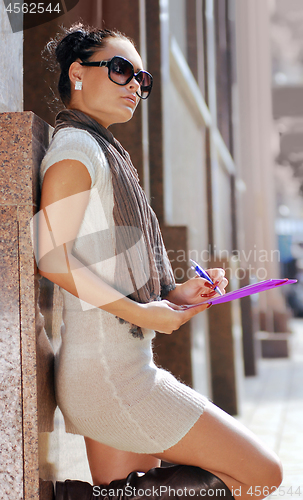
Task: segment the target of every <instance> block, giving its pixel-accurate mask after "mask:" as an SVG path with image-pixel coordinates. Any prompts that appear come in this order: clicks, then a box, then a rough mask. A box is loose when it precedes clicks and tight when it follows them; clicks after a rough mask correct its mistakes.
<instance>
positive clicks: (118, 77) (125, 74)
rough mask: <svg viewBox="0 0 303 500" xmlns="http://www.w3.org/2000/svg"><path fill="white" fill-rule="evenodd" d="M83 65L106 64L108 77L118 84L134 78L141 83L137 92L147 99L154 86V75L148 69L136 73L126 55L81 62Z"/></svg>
mask: <svg viewBox="0 0 303 500" xmlns="http://www.w3.org/2000/svg"><path fill="white" fill-rule="evenodd" d="M80 64H81V65H82V66H99V67H100V68H102V66H106V67H107V68H108V78H109V79H110V80H111V81H112V82H114V83H116V84H117V85H127V84H128V83H129V82H130V81H131V80H132V79H133V78H135V79H136V80H137V82H139V84H140V89H139V90H138V91H137V92H136V94H137V95H138V96H139V97H140V98H141V99H147V98H148V96H149V94H150V93H151V89H152V86H153V77H152V75H151V74H150V73H148V72H147V71H143V70H141V71H138V73H135V70H134V67H133V65H132V63H131V62H129V61H128V60H127V59H124V57H121V56H114V57H113V58H112V59H110V60H109V61H91V62H90V61H89V62H81V63H80Z"/></svg>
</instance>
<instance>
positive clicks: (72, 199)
mask: <svg viewBox="0 0 303 500" xmlns="http://www.w3.org/2000/svg"><path fill="white" fill-rule="evenodd" d="M90 185H91V178H90V175H89V173H88V171H87V169H86V167H85V166H84V165H83V164H82V163H81V162H79V161H75V160H63V161H60V162H58V163H55V164H54V165H52V166H51V167H50V168H49V169H48V170H47V172H46V174H45V177H44V181H43V186H42V193H41V206H40V210H41V212H40V214H43V216H41V217H40V219H41V220H40V224H39V248H40V252H41V255H44V256H43V257H42V258H41V259H40V260H39V272H40V274H41V275H42V276H45V277H46V278H48V279H49V280H50V281H53V282H54V283H56V284H58V285H59V286H61V287H62V288H64V289H65V290H67V291H68V292H70V293H71V294H73V295H75V296H76V297H79V298H81V299H82V300H84V301H85V302H88V303H90V304H92V305H94V306H96V307H100V308H101V309H103V310H105V311H108V312H110V313H112V314H114V315H116V316H119V317H120V318H122V319H124V320H125V321H128V322H130V323H133V324H135V325H138V326H140V327H143V328H150V329H155V330H157V331H159V332H162V333H171V332H172V331H174V330H176V329H178V328H179V327H180V326H181V325H182V324H183V323H185V322H186V321H188V320H189V319H190V318H191V317H192V316H194V315H195V314H197V313H198V312H200V311H203V310H204V309H206V307H207V306H197V307H196V308H192V309H189V310H183V309H182V308H181V307H179V306H177V305H175V304H172V303H170V302H168V301H166V300H164V301H160V302H151V303H148V304H139V303H137V302H135V301H133V300H130V299H128V298H127V297H125V296H124V295H122V294H121V293H120V292H118V291H116V290H115V289H114V288H112V287H111V286H109V285H108V284H107V283H105V282H104V281H103V280H102V279H101V278H99V277H98V276H97V275H95V274H94V273H93V272H91V271H90V270H89V269H88V268H86V267H83V264H82V263H81V262H80V261H79V260H78V259H76V258H75V256H73V255H72V253H71V251H72V247H73V242H74V240H75V239H76V236H77V234H78V231H79V228H80V225H81V222H82V219H83V216H84V212H85V209H86V207H87V204H88V199H89V193H90ZM48 248H49V249H50V250H51V251H49V252H48V251H47V250H48Z"/></svg>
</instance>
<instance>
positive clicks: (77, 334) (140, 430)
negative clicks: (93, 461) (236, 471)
mask: <svg viewBox="0 0 303 500" xmlns="http://www.w3.org/2000/svg"><path fill="white" fill-rule="evenodd" d="M65 159H72V160H77V161H80V162H82V163H83V164H84V165H85V166H86V168H87V170H88V172H89V174H90V176H91V180H92V182H91V191H90V199H89V203H88V206H87V208H86V211H85V214H84V218H83V221H82V224H81V227H80V229H79V233H78V238H77V240H76V243H75V252H76V254H77V256H78V257H79V259H80V260H82V262H89V263H93V264H89V267H90V269H91V270H92V271H93V272H94V273H95V274H97V275H98V276H100V278H102V279H103V280H104V281H105V282H106V283H108V284H109V285H111V286H114V274H115V265H114V259H112V258H108V259H105V260H102V262H98V234H99V235H100V238H101V234H102V245H104V244H106V245H108V247H109V248H110V247H111V246H112V248H113V252H114V245H115V242H114V239H115V224H114V220H113V204H114V199H113V186H112V180H111V172H110V169H109V165H108V162H107V159H106V158H105V155H104V153H103V152H102V150H101V148H100V146H99V145H98V143H97V141H96V140H95V139H94V138H93V137H92V136H91V135H90V134H89V133H88V132H86V131H84V130H79V129H74V128H65V129H63V130H60V131H59V132H57V134H56V135H55V136H54V139H53V140H52V142H51V144H50V147H49V149H48V151H47V153H46V155H45V157H44V159H43V161H42V164H41V183H42V182H43V177H44V174H45V172H46V170H47V169H48V168H49V167H50V166H51V165H53V164H54V163H56V162H58V161H61V160H65ZM105 230H106V236H105V238H107V240H104V234H105ZM92 233H94V234H96V235H97V236H96V237H95V239H94V244H93V245H90V247H89V249H88V248H87V246H86V248H85V251H84V250H83V248H82V247H81V245H80V244H79V247H78V248H77V241H78V239H79V241H81V237H82V236H85V235H88V234H92ZM100 244H101V239H100ZM88 253H89V254H90V255H88ZM110 253H111V252H109V254H110ZM61 292H62V294H63V299H64V311H63V324H62V335H61V337H62V342H61V346H60V348H59V350H58V352H57V353H56V363H55V383H56V398H57V404H58V406H59V408H60V409H61V411H62V413H63V416H64V420H65V427H66V431H67V432H70V433H73V434H80V435H83V436H87V437H89V438H91V439H94V440H96V441H99V442H101V443H104V444H106V445H108V446H112V447H114V448H117V449H120V450H125V451H131V452H135V453H151V454H152V453H159V452H162V451H164V450H166V449H168V448H170V447H171V446H173V445H174V444H176V443H177V442H178V441H180V439H181V438H182V437H183V436H185V434H186V433H187V432H188V431H189V430H190V429H191V427H192V426H193V425H194V424H195V422H196V421H197V420H198V418H199V417H200V415H201V414H202V413H203V410H204V407H205V405H206V403H207V401H208V400H207V398H205V397H204V396H202V395H201V394H199V393H197V392H196V391H194V390H192V389H191V388H190V387H188V386H186V385H184V384H182V383H180V382H179V381H178V380H177V379H176V378H175V377H174V376H173V375H172V374H170V373H169V372H167V371H166V370H163V369H161V368H158V367H157V366H156V365H155V364H154V361H153V352H152V341H153V338H154V336H155V332H154V331H152V330H146V329H142V331H143V338H135V337H134V336H133V335H132V334H131V333H130V325H129V323H126V322H122V321H119V319H118V318H117V317H115V316H114V315H112V314H110V313H108V312H106V311H103V310H102V309H100V308H96V307H92V306H91V305H89V304H87V303H85V302H83V301H81V300H80V299H79V298H77V297H75V296H73V295H72V294H70V293H69V292H67V291H66V290H64V289H61Z"/></svg>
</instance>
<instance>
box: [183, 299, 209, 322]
mask: <svg viewBox="0 0 303 500" xmlns="http://www.w3.org/2000/svg"><path fill="white" fill-rule="evenodd" d="M211 305H212V304H208V303H205V304H202V305H201V304H200V305H196V306H191V307H190V309H186V310H184V311H182V312H180V314H182V315H183V319H182V325H183V324H184V323H186V322H187V321H189V320H190V319H191V318H192V317H193V316H196V314H199V313H200V312H203V311H205V310H206V309H209V308H210V307H211Z"/></svg>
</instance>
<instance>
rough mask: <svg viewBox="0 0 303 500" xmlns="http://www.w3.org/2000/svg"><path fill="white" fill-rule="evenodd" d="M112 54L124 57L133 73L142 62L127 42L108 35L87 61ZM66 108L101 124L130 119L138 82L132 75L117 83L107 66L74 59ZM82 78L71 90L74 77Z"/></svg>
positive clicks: (140, 67) (100, 58) (98, 59)
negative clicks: (99, 48)
mask: <svg viewBox="0 0 303 500" xmlns="http://www.w3.org/2000/svg"><path fill="white" fill-rule="evenodd" d="M114 56H122V57H124V58H125V59H128V60H129V61H130V62H131V63H132V64H133V66H134V71H135V73H137V72H138V71H140V70H141V69H143V63H142V60H141V57H140V56H139V54H138V52H137V51H136V49H135V48H134V46H133V45H132V43H131V42H129V41H128V40H124V39H122V38H108V39H107V40H106V46H105V47H104V48H102V49H101V50H98V51H96V52H95V53H94V54H93V55H92V57H91V58H90V61H108V60H110V59H111V58H112V57H114ZM69 75H70V79H71V101H70V103H69V106H68V107H69V108H70V109H78V110H80V111H83V112H84V113H86V114H87V115H89V116H91V117H92V118H94V119H95V120H96V121H98V122H99V123H101V125H103V126H104V127H106V128H107V127H109V125H112V124H113V123H124V122H127V121H128V120H130V119H131V118H132V116H133V114H134V111H135V109H136V107H137V105H138V102H139V100H140V98H139V96H138V95H137V94H136V91H137V90H138V88H139V83H138V82H137V81H136V80H135V78H133V79H132V80H131V81H130V82H129V83H128V84H127V85H124V86H120V85H117V84H115V83H114V82H112V81H111V80H110V79H109V78H108V68H107V67H104V66H103V67H94V66H93V67H92V66H81V65H80V64H79V63H78V62H75V63H73V64H72V65H71V67H70V73H69ZM77 80H81V81H82V90H75V81H77Z"/></svg>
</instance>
